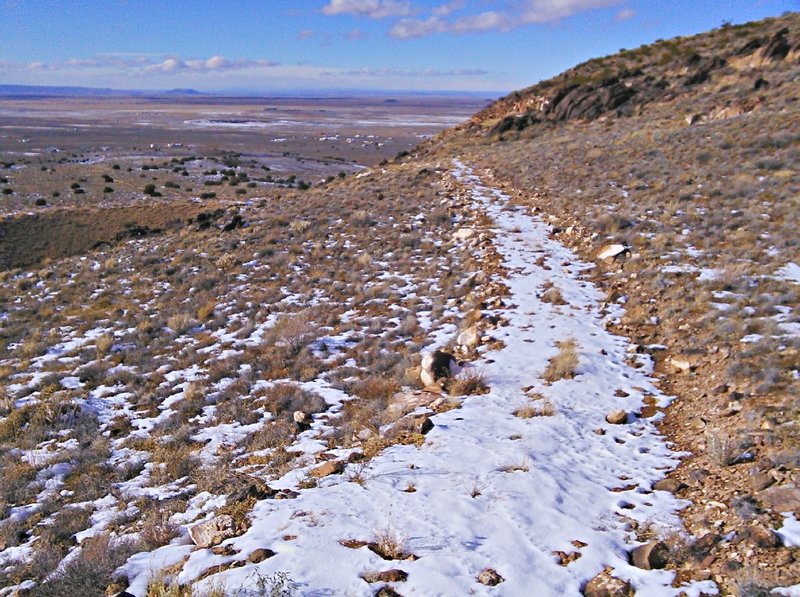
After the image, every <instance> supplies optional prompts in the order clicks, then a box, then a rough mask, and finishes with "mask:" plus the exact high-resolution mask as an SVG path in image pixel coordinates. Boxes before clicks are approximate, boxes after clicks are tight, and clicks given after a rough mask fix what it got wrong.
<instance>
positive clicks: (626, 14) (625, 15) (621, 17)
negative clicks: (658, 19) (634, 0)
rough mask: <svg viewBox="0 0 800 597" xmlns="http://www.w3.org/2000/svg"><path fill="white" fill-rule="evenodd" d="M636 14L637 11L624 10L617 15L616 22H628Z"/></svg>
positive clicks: (615, 16)
mask: <svg viewBox="0 0 800 597" xmlns="http://www.w3.org/2000/svg"><path fill="white" fill-rule="evenodd" d="M635 14H636V11H635V10H633V9H632V8H623V9H622V10H621V11H619V12H618V13H617V14H616V15H614V20H615V21H627V20H628V19H632V18H633V16H634V15H635Z"/></svg>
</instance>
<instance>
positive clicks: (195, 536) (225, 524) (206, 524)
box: [189, 514, 236, 547]
mask: <svg viewBox="0 0 800 597" xmlns="http://www.w3.org/2000/svg"><path fill="white" fill-rule="evenodd" d="M234 535H236V530H235V527H234V524H233V518H232V517H231V516H228V515H227V514H223V515H222V516H217V517H216V518H212V519H211V520H204V521H203V522H199V523H197V524H196V525H194V526H191V527H189V538H190V539H191V540H192V542H193V543H194V544H195V545H197V546H198V547H211V546H213V545H218V544H220V543H222V542H223V541H225V539H230V538H231V537H233V536H234Z"/></svg>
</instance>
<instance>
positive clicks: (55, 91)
mask: <svg viewBox="0 0 800 597" xmlns="http://www.w3.org/2000/svg"><path fill="white" fill-rule="evenodd" d="M503 94H504V92H502V91H496V92H486V91H480V92H471V91H419V90H408V91H398V90H365V89H313V90H309V89H302V90H300V89H297V90H278V91H255V90H252V89H225V90H221V91H214V92H204V91H198V90H196V89H168V90H160V89H149V90H142V89H111V88H108V87H68V86H51V85H2V84H0V97H152V96H209V97H219V96H230V97H388V96H403V97H408V96H421V97H437V96H448V97H449V96H453V97H479V98H492V99H494V98H498V97H500V96H501V95H503Z"/></svg>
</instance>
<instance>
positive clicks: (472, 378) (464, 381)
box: [447, 369, 489, 396]
mask: <svg viewBox="0 0 800 597" xmlns="http://www.w3.org/2000/svg"><path fill="white" fill-rule="evenodd" d="M488 391H489V386H488V385H487V384H486V377H485V375H484V372H483V370H481V369H465V370H464V371H462V372H461V373H459V374H458V375H457V376H456V377H455V378H453V379H451V380H450V381H449V382H448V383H447V392H448V393H449V394H450V395H452V396H472V395H475V394H485V393H487V392H488Z"/></svg>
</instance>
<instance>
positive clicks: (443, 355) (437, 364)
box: [419, 350, 461, 386]
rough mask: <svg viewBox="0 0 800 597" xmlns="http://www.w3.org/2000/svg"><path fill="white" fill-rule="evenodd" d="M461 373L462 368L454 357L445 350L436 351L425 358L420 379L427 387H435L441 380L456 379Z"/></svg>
mask: <svg viewBox="0 0 800 597" xmlns="http://www.w3.org/2000/svg"><path fill="white" fill-rule="evenodd" d="M459 371H461V368H460V367H459V366H458V361H457V360H456V358H455V357H454V356H453V355H451V354H450V353H449V352H445V351H443V350H434V351H433V352H431V353H428V354H426V355H425V356H424V357H423V359H422V370H421V371H420V374H419V378H420V380H421V381H422V383H424V384H425V385H426V386H433V385H435V384H436V382H437V381H439V380H440V379H445V378H448V377H455V376H456V375H458V373H459Z"/></svg>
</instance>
